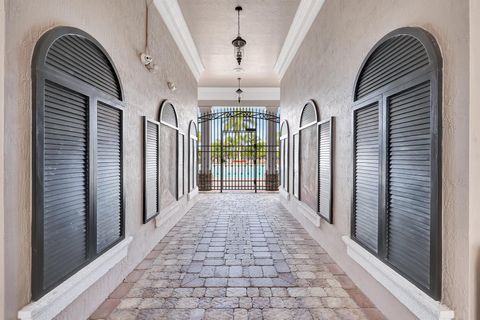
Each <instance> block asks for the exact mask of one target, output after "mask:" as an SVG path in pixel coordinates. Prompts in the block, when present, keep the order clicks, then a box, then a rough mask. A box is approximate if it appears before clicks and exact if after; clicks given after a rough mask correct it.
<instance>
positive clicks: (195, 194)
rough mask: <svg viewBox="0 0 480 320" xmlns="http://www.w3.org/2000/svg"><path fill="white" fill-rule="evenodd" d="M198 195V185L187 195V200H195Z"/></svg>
mask: <svg viewBox="0 0 480 320" xmlns="http://www.w3.org/2000/svg"><path fill="white" fill-rule="evenodd" d="M196 196H198V187H196V188H195V189H193V190H192V191H190V192H189V193H188V195H187V200H188V201H191V200H193V199H194V198H195V197H196Z"/></svg>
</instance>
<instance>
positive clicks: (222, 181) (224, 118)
mask: <svg viewBox="0 0 480 320" xmlns="http://www.w3.org/2000/svg"><path fill="white" fill-rule="evenodd" d="M279 122H280V121H279V117H278V115H277V114H275V113H271V112H267V111H266V110H265V108H225V107H215V108H213V109H212V111H210V112H206V113H202V114H200V115H199V117H198V124H199V127H200V130H199V142H200V145H199V148H198V165H199V170H198V186H199V190H201V191H210V190H219V191H224V190H254V191H255V192H256V191H257V190H269V191H274V190H278V186H279V172H278V171H279Z"/></svg>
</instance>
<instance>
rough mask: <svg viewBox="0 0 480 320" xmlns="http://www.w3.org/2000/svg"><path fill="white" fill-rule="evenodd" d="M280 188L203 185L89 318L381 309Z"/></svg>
mask: <svg viewBox="0 0 480 320" xmlns="http://www.w3.org/2000/svg"><path fill="white" fill-rule="evenodd" d="M277 197H278V195H276V194H246V193H237V194H232V193H226V194H206V195H202V196H201V199H200V200H199V202H198V203H197V204H196V205H195V206H194V207H193V208H192V210H191V211H190V212H189V213H187V215H185V217H184V218H183V219H182V220H181V221H180V222H179V223H178V224H177V225H176V226H175V227H174V228H173V229H172V230H171V231H170V232H169V233H168V235H167V236H166V237H165V238H164V239H163V240H162V241H161V242H160V243H159V244H158V245H157V246H156V247H155V248H154V250H153V251H152V252H151V253H150V254H149V255H148V256H147V257H146V259H145V260H144V261H143V262H142V263H141V264H140V265H139V266H138V267H137V268H136V269H135V270H134V271H133V272H132V273H131V274H130V275H129V276H128V277H127V278H126V279H125V281H124V282H123V283H122V284H121V285H120V286H119V287H118V288H117V289H116V290H115V291H114V292H113V293H112V294H111V295H110V298H109V299H107V300H106V301H105V302H104V303H103V304H102V305H101V306H100V307H99V308H98V310H97V311H96V312H95V313H94V314H92V316H91V319H112V320H114V319H122V320H125V319H215V320H221V319H275V320H281V319H383V316H382V315H381V313H380V312H379V311H378V310H377V309H375V307H374V306H373V305H372V303H371V302H370V301H369V300H368V299H367V298H366V297H365V296H364V295H363V294H362V293H361V292H360V291H359V289H357V288H356V287H355V285H354V284H353V282H352V281H351V280H350V279H349V278H348V277H347V276H346V275H345V274H344V273H343V271H342V270H341V269H340V268H339V267H338V266H337V265H336V264H335V263H334V262H333V261H332V259H331V258H330V256H329V255H328V254H326V253H325V251H324V250H323V249H322V247H321V246H320V245H319V244H318V243H317V242H315V241H314V240H313V239H312V238H311V237H310V236H309V235H308V233H307V232H306V231H305V230H304V229H303V228H302V226H301V225H300V224H299V223H298V222H297V221H296V220H295V218H293V217H292V216H291V215H290V214H289V213H288V212H287V210H286V209H285V208H284V207H283V206H282V205H281V204H280V202H279V201H278V200H277Z"/></svg>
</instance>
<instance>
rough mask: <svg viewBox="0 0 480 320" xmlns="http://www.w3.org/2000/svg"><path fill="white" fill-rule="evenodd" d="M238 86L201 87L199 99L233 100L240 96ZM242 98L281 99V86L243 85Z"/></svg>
mask: <svg viewBox="0 0 480 320" xmlns="http://www.w3.org/2000/svg"><path fill="white" fill-rule="evenodd" d="M237 89H238V88H237V87H199V88H198V100H232V101H236V100H237V98H238V95H237V93H236V92H235V90H237ZM242 90H243V93H242V100H260V101H261V100H277V101H279V100H280V88H279V87H243V88H242Z"/></svg>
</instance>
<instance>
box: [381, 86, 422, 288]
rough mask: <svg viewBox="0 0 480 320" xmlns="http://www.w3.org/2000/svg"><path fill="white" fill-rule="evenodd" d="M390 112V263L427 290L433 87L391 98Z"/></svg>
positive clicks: (388, 208) (420, 87)
mask: <svg viewBox="0 0 480 320" xmlns="http://www.w3.org/2000/svg"><path fill="white" fill-rule="evenodd" d="M388 107H389V109H388V110H389V128H390V130H389V138H388V142H389V149H388V175H389V184H388V207H387V210H388V260H389V261H390V262H391V263H392V264H393V265H395V266H396V267H397V268H398V269H399V270H401V271H402V272H404V273H405V274H407V275H409V276H410V277H411V278H413V279H414V280H415V281H417V282H418V283H420V284H422V285H423V286H425V287H427V288H429V287H430V200H431V195H430V184H431V181H430V160H431V159H430V153H431V139H430V134H429V132H430V84H429V83H428V82H427V83H424V84H421V85H419V86H417V87H414V88H412V89H409V90H407V91H405V92H402V93H400V94H397V95H395V96H392V97H391V98H390V99H389V106H388ZM405 127H407V128H408V131H405Z"/></svg>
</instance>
